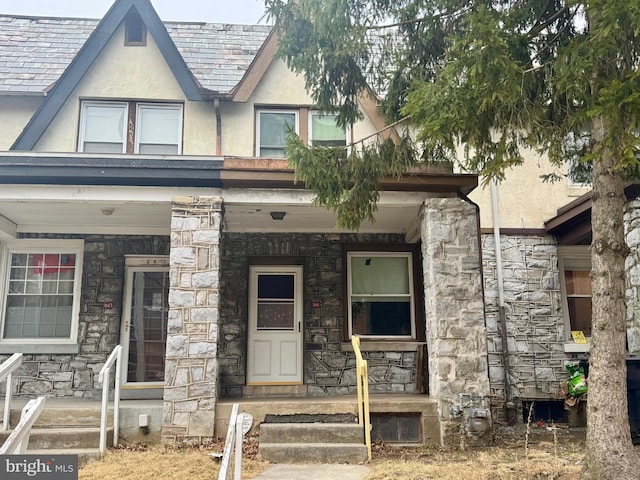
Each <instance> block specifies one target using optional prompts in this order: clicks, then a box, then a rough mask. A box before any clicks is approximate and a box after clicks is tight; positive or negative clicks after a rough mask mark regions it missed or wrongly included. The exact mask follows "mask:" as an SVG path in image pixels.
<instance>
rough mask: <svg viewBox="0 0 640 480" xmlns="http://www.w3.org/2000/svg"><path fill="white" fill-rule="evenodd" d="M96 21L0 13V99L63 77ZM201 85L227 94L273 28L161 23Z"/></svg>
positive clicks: (38, 89)
mask: <svg viewBox="0 0 640 480" xmlns="http://www.w3.org/2000/svg"><path fill="white" fill-rule="evenodd" d="M98 22H99V21H98V20H94V19H79V18H51V17H25V16H13V15H2V14H0V94H2V93H42V92H44V91H46V90H47V89H48V88H49V87H50V86H51V85H52V84H53V83H55V82H56V81H57V79H58V78H59V77H60V75H62V73H63V72H64V70H65V69H66V67H67V66H68V65H69V63H71V61H72V60H73V58H74V56H75V55H76V54H77V53H78V51H79V50H80V48H81V47H82V45H83V44H84V42H85V41H86V40H87V38H88V37H89V35H90V34H91V32H92V31H93V30H94V28H95V27H96V26H97V25H98ZM164 25H165V27H166V29H167V31H168V32H169V35H170V36H171V38H172V40H173V41H174V43H175V44H176V47H177V48H178V51H179V52H180V54H181V55H182V57H183V58H184V60H185V62H186V64H187V66H188V67H189V69H190V70H191V72H192V73H193V75H194V76H195V77H196V79H197V80H198V81H199V82H200V84H201V85H202V86H203V87H204V88H206V89H208V90H211V91H213V92H216V93H228V92H229V91H230V90H231V89H232V88H233V87H234V86H235V85H236V84H237V83H238V82H239V81H240V80H241V79H242V76H243V75H244V73H245V72H246V70H247V68H248V67H249V65H250V64H251V62H252V61H253V59H254V57H255V55H256V54H257V53H258V51H259V50H260V47H261V46H262V44H263V43H264V41H265V40H266V38H267V36H268V35H269V32H270V31H271V29H272V27H270V26H267V25H230V24H220V23H195V22H189V23H187V22H164Z"/></svg>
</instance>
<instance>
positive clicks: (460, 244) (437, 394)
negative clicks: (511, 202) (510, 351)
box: [421, 198, 489, 444]
mask: <svg viewBox="0 0 640 480" xmlns="http://www.w3.org/2000/svg"><path fill="white" fill-rule="evenodd" d="M421 235H422V255H423V259H422V262H423V273H424V296H425V312H426V334H427V348H428V354H429V394H430V395H431V396H432V397H433V398H435V399H437V400H438V401H439V402H438V404H439V414H440V423H441V429H440V430H441V437H442V438H441V441H442V443H443V444H445V443H450V442H452V441H457V440H458V434H459V428H460V419H452V418H451V415H450V406H451V405H452V404H456V405H457V404H458V403H459V394H461V393H469V394H472V395H478V396H488V395H489V369H488V362H487V334H486V327H485V318H484V300H483V294H482V274H481V267H480V253H479V244H478V224H477V217H476V208H475V207H474V206H473V205H471V204H469V203H468V202H465V201H463V200H461V199H459V198H432V199H427V200H426V201H425V204H424V209H423V212H422V220H421Z"/></svg>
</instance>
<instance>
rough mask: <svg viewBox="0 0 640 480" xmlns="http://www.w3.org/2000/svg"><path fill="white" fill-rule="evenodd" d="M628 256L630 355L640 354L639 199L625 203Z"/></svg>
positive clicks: (627, 293) (627, 298) (626, 264)
mask: <svg viewBox="0 0 640 480" xmlns="http://www.w3.org/2000/svg"><path fill="white" fill-rule="evenodd" d="M624 227H625V239H626V243H627V246H628V247H629V250H630V252H629V256H628V257H627V260H626V262H625V269H626V272H627V292H626V300H627V344H628V348H629V353H630V354H631V355H638V354H640V199H635V200H632V201H630V202H628V203H627V205H626V206H625V213H624Z"/></svg>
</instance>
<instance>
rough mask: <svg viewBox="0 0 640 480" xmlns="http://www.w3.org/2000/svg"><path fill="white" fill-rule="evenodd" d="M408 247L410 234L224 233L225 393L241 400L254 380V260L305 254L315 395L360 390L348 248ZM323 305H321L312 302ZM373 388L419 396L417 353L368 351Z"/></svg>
mask: <svg viewBox="0 0 640 480" xmlns="http://www.w3.org/2000/svg"><path fill="white" fill-rule="evenodd" d="M358 242H360V243H395V244H403V243H404V236H402V235H391V234H390V235H363V234H359V235H356V234H352V235H351V234H350V235H346V234H262V235H260V234H243V233H224V234H223V235H222V258H221V273H220V278H221V286H220V288H221V304H220V316H221V335H220V344H219V363H220V382H221V386H220V395H221V397H239V396H241V395H242V387H243V386H244V385H245V380H246V356H247V318H248V305H247V302H248V291H247V286H248V278H249V257H256V256H257V257H265V256H268V257H283V256H286V257H299V258H301V259H302V261H303V269H304V282H303V283H304V299H303V301H304V383H305V385H307V386H308V394H309V395H340V394H346V393H354V392H355V391H356V379H355V357H354V354H353V352H348V351H344V352H343V351H342V346H343V344H345V343H348V342H344V339H343V322H344V318H343V317H344V314H343V294H344V293H343V292H344V285H343V281H344V280H343V277H344V272H343V264H342V261H343V260H342V255H343V245H344V244H346V243H358ZM314 300H317V301H319V302H320V308H313V306H312V301H314ZM363 356H364V358H365V359H367V360H368V362H369V381H370V385H369V390H370V391H371V392H372V393H383V392H385V393H390V392H399V393H413V392H414V391H415V382H416V354H415V352H394V351H387V352H364V353H363Z"/></svg>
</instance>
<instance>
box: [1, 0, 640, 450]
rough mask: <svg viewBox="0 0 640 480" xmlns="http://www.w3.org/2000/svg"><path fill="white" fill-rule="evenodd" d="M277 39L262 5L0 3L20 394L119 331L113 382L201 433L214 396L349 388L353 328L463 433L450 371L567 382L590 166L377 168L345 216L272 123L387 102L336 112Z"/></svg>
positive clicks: (447, 426)
mask: <svg viewBox="0 0 640 480" xmlns="http://www.w3.org/2000/svg"><path fill="white" fill-rule="evenodd" d="M276 50H277V38H276V36H275V35H274V34H273V33H272V32H271V29H270V27H267V26H237V25H218V24H204V23H175V22H166V23H162V21H161V20H160V19H159V18H158V16H157V14H156V13H155V11H154V10H153V8H152V6H151V4H150V2H149V1H148V0H117V1H116V2H115V3H114V5H113V7H112V8H111V9H110V10H109V12H108V13H107V14H106V15H105V17H104V18H103V19H102V20H101V21H97V20H84V19H61V18H37V17H16V16H3V15H1V14H0V125H2V129H1V130H0V254H1V256H0V315H1V316H0V361H2V360H4V359H5V358H7V357H8V356H9V355H10V354H11V353H13V352H23V353H24V354H25V361H24V364H23V366H22V367H21V369H20V370H19V371H18V374H17V375H16V377H17V378H16V381H15V383H14V390H15V393H16V394H17V395H20V396H25V397H28V396H34V395H52V396H57V397H70V398H89V399H93V398H96V399H97V398H99V395H100V393H99V388H100V385H99V383H98V381H97V376H98V372H99V370H100V368H101V367H102V366H103V364H104V362H105V360H106V359H107V357H108V355H109V354H110V353H111V351H112V350H113V348H114V347H115V346H116V345H118V344H122V345H123V347H124V349H125V358H126V361H125V366H124V369H123V371H122V379H123V385H122V394H123V397H124V398H155V399H162V400H163V419H162V426H161V429H162V436H163V438H164V439H166V440H168V441H171V440H176V439H196V440H202V439H206V438H211V437H212V436H215V435H217V436H223V435H224V432H214V425H215V417H216V406H217V404H218V402H219V401H220V400H221V399H235V398H238V399H239V398H242V397H244V396H247V395H255V394H256V391H259V392H262V394H265V392H266V394H268V393H269V391H271V392H272V393H275V394H277V393H279V392H281V390H279V388H281V387H283V386H286V387H287V388H288V389H287V390H286V391H287V392H295V395H297V396H303V397H304V396H307V397H317V396H340V395H351V394H354V393H355V389H356V379H355V361H354V353H353V351H352V347H351V343H350V338H351V336H352V335H353V334H356V335H359V336H360V337H361V338H362V347H363V351H364V355H365V358H367V359H368V361H369V380H370V390H371V392H372V394H374V395H375V394H381V393H385V394H395V395H415V396H416V397H419V398H421V399H424V401H425V402H434V401H435V402H436V404H437V407H438V415H439V420H440V427H439V432H437V434H436V435H434V436H432V437H431V438H430V441H433V442H436V443H439V442H445V441H446V440H447V438H450V437H451V436H452V435H457V433H458V427H459V425H460V421H459V420H457V419H452V418H451V415H450V407H451V406H452V405H454V406H455V405H459V403H460V395H461V394H471V395H476V396H479V397H482V398H487V399H490V401H491V404H492V405H493V406H494V407H495V408H494V415H497V416H498V417H501V416H502V415H503V414H505V412H506V416H507V417H508V419H509V420H511V419H516V417H519V418H521V411H522V409H523V405H526V404H527V402H529V401H533V400H535V401H538V402H540V401H542V402H555V403H560V404H561V399H560V398H559V397H558V395H557V389H558V385H559V384H560V383H561V382H562V381H563V380H564V379H565V378H566V376H567V374H566V370H565V367H564V365H565V363H566V362H567V361H571V360H576V359H584V358H587V353H586V349H587V348H588V344H587V345H577V344H575V343H574V342H573V340H571V338H572V337H571V331H572V330H581V331H583V332H584V333H585V334H587V336H588V331H589V324H590V312H589V313H587V312H588V310H589V309H588V304H589V303H590V298H589V294H590V290H589V287H588V281H587V280H588V275H587V274H586V273H585V272H588V270H589V266H590V265H589V261H588V247H587V246H586V245H587V239H588V227H585V226H584V225H583V224H582V223H580V224H579V225H578V223H576V221H575V219H576V218H578V217H580V215H584V214H585V212H586V211H587V210H588V208H587V207H586V206H585V205H584V201H588V198H587V200H585V198H586V197H583V196H582V195H584V194H585V193H586V192H588V188H586V187H584V186H570V185H569V184H560V183H559V184H553V185H548V184H542V183H541V182H540V180H539V176H540V175H541V174H544V173H548V168H550V167H549V166H548V165H547V164H546V163H545V161H544V159H542V158H536V157H535V156H533V155H532V156H531V157H530V158H527V161H526V162H525V165H523V166H522V167H519V168H518V169H514V170H513V171H510V172H509V173H508V175H507V180H506V181H505V182H503V183H502V184H500V185H498V186H497V187H496V188H495V189H493V193H492V189H491V188H490V187H478V188H476V187H477V184H478V179H477V177H476V176H475V175H469V174H456V173H452V172H450V171H445V170H442V171H437V170H431V171H426V172H424V173H412V174H410V175H406V176H403V177H402V178H400V179H395V178H394V179H388V180H386V181H384V182H383V184H382V187H383V188H382V190H383V191H382V193H381V199H380V203H379V208H378V212H377V214H376V222H375V223H365V224H363V225H362V227H361V229H360V230H359V231H358V232H353V231H346V230H340V229H337V228H336V227H335V223H336V219H335V216H334V215H333V213H332V212H331V211H329V210H326V209H324V208H321V207H317V206H314V204H313V194H312V193H311V192H309V191H308V190H305V188H304V185H303V184H302V183H301V182H300V181H296V179H295V177H294V174H293V171H292V170H291V169H290V168H289V167H288V165H287V162H286V159H284V142H285V137H286V133H287V131H288V129H289V128H291V129H294V130H295V131H296V132H297V133H298V134H299V135H300V137H301V138H302V139H303V140H304V141H305V142H307V143H316V144H323V145H347V144H351V143H353V142H356V141H358V140H359V139H362V138H365V137H368V136H371V135H374V136H375V134H376V132H380V131H381V130H382V129H383V127H384V126H385V124H384V120H383V119H382V118H381V117H380V115H379V114H378V112H377V109H376V100H375V98H373V96H368V95H362V96H361V98H360V108H361V111H362V113H363V118H364V119H363V120H362V121H360V122H358V123H357V124H355V125H353V126H352V127H351V128H349V129H348V130H346V131H345V130H341V129H339V128H337V127H336V125H335V121H334V119H333V117H331V116H323V115H320V114H319V113H318V112H317V111H315V109H314V106H313V101H312V99H311V98H310V96H309V94H308V92H307V91H306V89H305V86H304V81H303V79H302V78H301V77H299V76H296V75H295V74H293V73H292V72H291V71H290V70H288V69H287V67H286V65H285V64H284V62H282V61H281V60H279V59H277V58H275V53H276ZM574 198H577V199H578V200H576V202H575V203H573V204H572V203H570V202H571V201H572V200H573V199H574ZM636 203H637V202H631V203H630V210H629V214H628V215H629V217H628V218H629V225H630V226H632V228H636V226H635V222H636V221H635V216H634V212H635V211H636V210H637V208H638V206H637V205H636ZM567 204H568V205H569V208H568V210H570V211H571V212H572V215H570V216H567V215H564V213H565V212H564V210H563V211H561V212H560V213H558V208H560V207H562V206H563V205H567ZM576 209H577V210H576ZM574 217H575V218H574ZM580 218H582V217H580ZM583 219H584V218H583ZM545 222H547V223H546V224H545ZM587 223H588V222H587ZM496 226H499V229H497V228H496ZM585 228H587V231H586V235H587V236H580V237H579V238H577V237H575V236H574V237H563V236H562V232H565V233H566V232H573V233H574V234H575V235H577V234H578V232H582V234H585V230H584V229H585ZM498 230H499V234H498V235H496V232H497V231H498ZM636 236H637V232H636V230H633V229H630V230H629V242H630V243H629V244H630V246H631V245H635V244H636V243H640V241H638V242H636V243H634V240H633V239H634V238H635V237H636ZM496 244H499V245H500V247H501V248H499V249H497V250H496V248H495V245H496ZM634 255H635V254H634ZM634 258H635V257H634ZM637 268H640V267H637V265H636V262H633V261H632V260H630V262H629V271H630V279H631V281H630V290H629V295H630V302H631V297H632V296H633V297H634V296H635V291H636V290H635V289H636V288H637V285H638V284H640V280H638V281H636V282H634V281H633V279H635V278H636V276H635V275H634V272H635V270H636V269H637ZM638 278H640V277H638ZM634 285H635V286H634ZM634 298H635V297H634ZM633 305H635V303H633V304H632V308H630V309H629V311H630V313H629V319H630V337H629V338H630V342H629V346H630V352H636V351H637V349H638V347H640V346H639V345H638V344H640V341H639V339H640V336H638V335H637V332H638V328H637V326H638V322H640V318H639V317H640V314H639V313H638V311H639V309H640V307H635V306H633ZM634 325H635V327H634ZM632 339H633V341H632ZM257 388H259V390H256V389H257ZM509 417H511V418H509Z"/></svg>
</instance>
